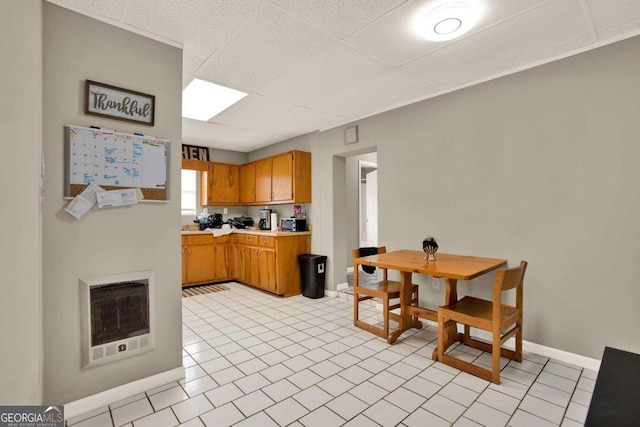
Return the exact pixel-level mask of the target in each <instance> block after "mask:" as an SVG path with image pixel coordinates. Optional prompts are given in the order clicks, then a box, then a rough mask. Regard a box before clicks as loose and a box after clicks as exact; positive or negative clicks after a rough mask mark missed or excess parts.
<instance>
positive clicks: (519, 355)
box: [516, 321, 522, 362]
mask: <svg viewBox="0 0 640 427" xmlns="http://www.w3.org/2000/svg"><path fill="white" fill-rule="evenodd" d="M516 326H517V327H518V332H516V360H517V361H518V362H522V321H520V322H517V323H516Z"/></svg>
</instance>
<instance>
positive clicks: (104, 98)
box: [84, 80, 156, 126]
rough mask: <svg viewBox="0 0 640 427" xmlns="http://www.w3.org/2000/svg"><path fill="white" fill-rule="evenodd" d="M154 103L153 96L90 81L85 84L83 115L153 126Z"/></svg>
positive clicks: (154, 98)
mask: <svg viewBox="0 0 640 427" xmlns="http://www.w3.org/2000/svg"><path fill="white" fill-rule="evenodd" d="M155 102H156V97H155V96H153V95H148V94H146V93H141V92H136V91H133V90H128V89H122V88H119V87H116V86H111V85H108V84H105V83H99V82H94V81H92V80H86V82H85V97H84V113H85V114H89V115H92V116H100V117H107V118H110V119H116V120H124V121H127V122H134V123H140V124H143V125H147V126H153V125H154V113H155Z"/></svg>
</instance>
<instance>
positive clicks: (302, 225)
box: [280, 218, 307, 231]
mask: <svg viewBox="0 0 640 427" xmlns="http://www.w3.org/2000/svg"><path fill="white" fill-rule="evenodd" d="M280 228H281V229H282V231H307V219H306V218H282V219H281V220H280Z"/></svg>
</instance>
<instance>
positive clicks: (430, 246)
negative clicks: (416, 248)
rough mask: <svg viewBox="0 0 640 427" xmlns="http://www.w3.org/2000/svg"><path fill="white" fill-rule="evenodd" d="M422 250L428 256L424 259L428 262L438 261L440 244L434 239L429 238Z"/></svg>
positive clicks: (424, 242)
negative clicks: (437, 255)
mask: <svg viewBox="0 0 640 427" xmlns="http://www.w3.org/2000/svg"><path fill="white" fill-rule="evenodd" d="M422 250H423V251H424V253H425V254H426V255H425V256H424V259H426V260H427V261H435V260H436V252H438V242H436V239H434V238H433V237H427V238H426V239H424V240H423V241H422Z"/></svg>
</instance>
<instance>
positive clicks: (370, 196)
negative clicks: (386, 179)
mask: <svg viewBox="0 0 640 427" xmlns="http://www.w3.org/2000/svg"><path fill="white" fill-rule="evenodd" d="M374 154H375V153H374ZM358 171H359V179H358V200H359V203H358V207H359V215H358V223H359V224H358V230H359V233H360V235H359V244H360V247H367V246H378V164H377V162H372V161H367V160H358Z"/></svg>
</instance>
